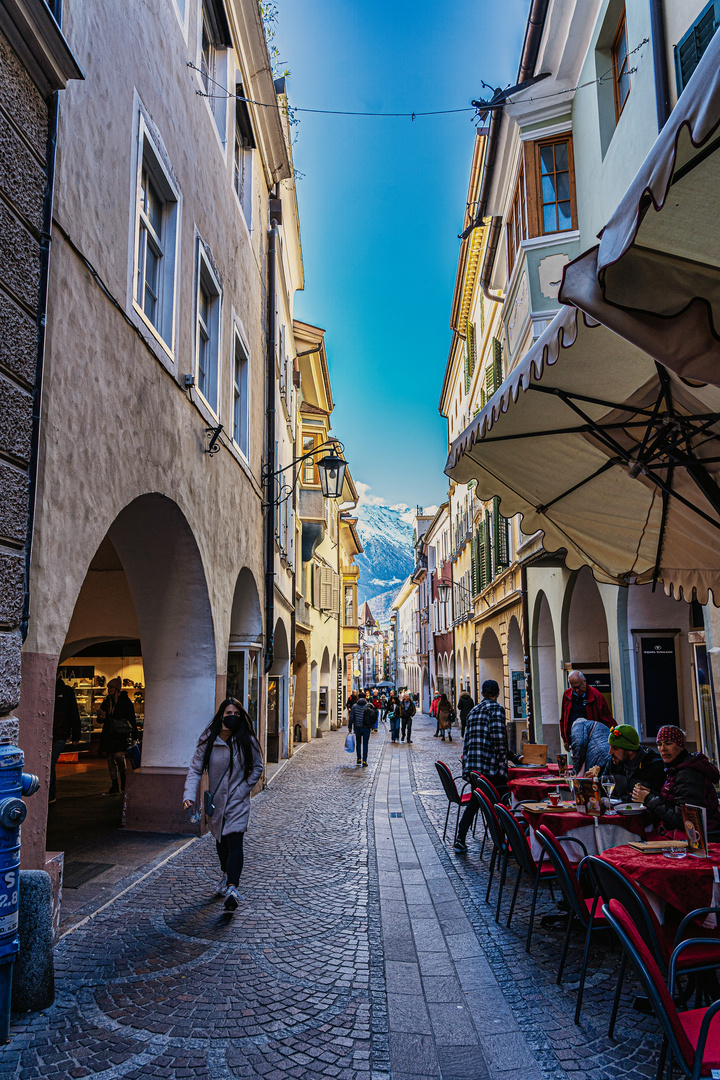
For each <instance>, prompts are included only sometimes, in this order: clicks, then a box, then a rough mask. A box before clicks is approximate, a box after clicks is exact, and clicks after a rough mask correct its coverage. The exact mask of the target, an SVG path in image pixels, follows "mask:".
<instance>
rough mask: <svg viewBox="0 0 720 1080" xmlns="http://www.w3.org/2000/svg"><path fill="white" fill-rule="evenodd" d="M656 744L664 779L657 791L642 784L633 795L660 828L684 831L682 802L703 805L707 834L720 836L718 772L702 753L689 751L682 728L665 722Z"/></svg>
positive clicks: (719, 774)
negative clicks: (658, 791) (661, 762)
mask: <svg viewBox="0 0 720 1080" xmlns="http://www.w3.org/2000/svg"><path fill="white" fill-rule="evenodd" d="M657 747H658V750H659V751H660V757H661V758H662V759H663V763H664V765H665V783H664V784H663V786H662V789H661V791H660V793H659V794H658V793H657V792H653V791H650V790H649V788H647V787H645V785H644V784H636V785H635V787H634V788H633V799H634V800H635V801H636V802H641V803H644V804H645V806H646V807H647V808H648V810H649V811H650V813H651V814H652V816H653V820H654V822H655V824H656V825H659V826H660V828H661V831H662V830H664V831H666V832H668V831H672V830H677V831H678V832H681V833H683V834H684V832H685V829H684V827H683V819H682V809H681V807H682V806H683V805H684V804H685V803H689V804H690V805H691V806H704V807H705V810H706V812H707V828H708V836H710V837H713V836H714V835H718V836H720V805H718V797H717V792H716V790H715V784H717V782H718V779H720V772H718V770H717V768H716V767H715V765H713V763H712V762H711V761H708V759H707V758H706V757H705V755H704V754H700V753H697V754H690V753H689V752H688V750H687V748H686V746H685V732H684V731H681V730H680V728H678V727H672V726H671V725H669V724H668V725H667V726H665V727H661V728H660V730H659V731H658V733H657Z"/></svg>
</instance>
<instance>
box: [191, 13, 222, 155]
mask: <svg viewBox="0 0 720 1080" xmlns="http://www.w3.org/2000/svg"><path fill="white" fill-rule="evenodd" d="M188 2H189V0H186V3H188ZM206 12H207V0H200V2H199V3H198V36H197V67H198V69H199V70H198V72H197V77H198V80H199V83H200V87H201V91H202V93H203V94H205V95H207V94H210V95H212V94H217V95H218V96H217V97H205V98H204V101H205V104H206V105H207V107H208V112H209V113H210V115H211V116H212V119H213V125H214V128H215V131H216V134H217V136H218V139H219V142H220V147H221V149H222V151H223V154H224V153H225V150H226V148H227V142H228V138H227V129H228V122H227V115H228V101H229V100H230V99H229V98H228V97H226V96H224V92H225V94H226V93H227V87H228V79H227V74H228V55H229V52H230V50H229V49H228V48H227V46H225V45H220V44H218V43H217V42H216V41H215V40H214V39H213V36H212V27H211V24H210V19H209V17H208V15H207V14H206ZM206 31H207V36H208V44H209V51H208V62H207V63H206V62H205V60H204V53H203V36H204V34H205V32H206Z"/></svg>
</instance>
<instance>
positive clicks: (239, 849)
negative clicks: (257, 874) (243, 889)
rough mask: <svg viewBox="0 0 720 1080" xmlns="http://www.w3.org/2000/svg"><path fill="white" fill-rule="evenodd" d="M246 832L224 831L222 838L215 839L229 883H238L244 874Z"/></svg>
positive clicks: (221, 865) (223, 870)
mask: <svg viewBox="0 0 720 1080" xmlns="http://www.w3.org/2000/svg"><path fill="white" fill-rule="evenodd" d="M244 836H245V833H241V832H231V833H223V835H222V839H220V840H216V841H215V847H216V848H217V853H218V858H219V860H220V869H221V870H222V872H223V874H227V882H228V885H238V884H239V883H240V875H241V874H242V868H243V862H244V861H245V857H244V855H243V837H244Z"/></svg>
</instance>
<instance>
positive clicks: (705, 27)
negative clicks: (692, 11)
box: [674, 0, 720, 94]
mask: <svg viewBox="0 0 720 1080" xmlns="http://www.w3.org/2000/svg"><path fill="white" fill-rule="evenodd" d="M719 23H720V3H718V2H717V0H715V2H714V3H712V4H708V6H707V7H706V8H705V9H704V10H703V11H702V12H701V14H700V16H699V17H698V18H697V19H696V21H695V22H694V23H693V25H692V26H691V27H690V29H689V30H688V32H687V33H686V34H685V35H684V36H683V37H681V38H680V41H679V42H678V43H677V45H676V46H675V50H674V51H675V77H676V80H677V90H678V94H681V93H682V91H683V90H684V89H685V87H686V86H687V83H688V80H689V78H690V76H691V75H692V73H693V72H694V70H695V68H696V67H697V66H698V64H699V63H700V58H701V57H702V54H703V53H704V52H705V50H706V49H707V47H708V45H709V44H710V42H711V40H712V38H713V35H714V33H715V31H716V30H717V28H718V24H719Z"/></svg>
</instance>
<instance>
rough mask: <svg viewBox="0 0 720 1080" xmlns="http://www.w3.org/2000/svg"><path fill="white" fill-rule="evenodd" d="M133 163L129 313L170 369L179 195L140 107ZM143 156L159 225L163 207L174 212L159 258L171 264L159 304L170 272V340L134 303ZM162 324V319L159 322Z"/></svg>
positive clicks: (175, 304)
mask: <svg viewBox="0 0 720 1080" xmlns="http://www.w3.org/2000/svg"><path fill="white" fill-rule="evenodd" d="M136 153H137V157H136V162H135V192H134V203H133V218H132V222H133V225H132V264H131V271H130V275H131V276H130V303H131V305H132V310H133V313H134V314H135V315H136V316H137V317H138V319H140V321H141V322H142V324H143V326H144V327H145V328H146V329H147V330H148V331H149V332H150V333H151V334H152V336H153V338H154V339H155V341H157V343H158V344H159V345H160V346H161V348H162V349H163V351H164V352H165V353H166V355H167V357H168V359H169V360H170V361H171V363H172V365H173V367H174V366H175V362H176V356H175V347H176V336H177V314H178V281H179V277H180V274H179V263H180V226H181V208H182V195H181V193H180V190H179V188H178V186H177V184H176V183H175V181H174V179H173V177H172V176H171V175H170V173H169V172H168V169H167V168H166V166H165V164H164V162H163V157H164V156H165V150H164V147H163V146H162V145H161V144H160V143H159V141H158V139H156V138H155V136H154V135H153V133H152V131H151V130H150V128H149V126H148V124H147V122H146V120H145V116H144V114H143V109H142V107H139V108H138V130H137V140H136ZM146 154H147V156H148V157H150V158H151V159H152V160H151V161H149V163H148V165H149V167H148V172H149V173H150V175H151V177H152V179H153V180H154V181H155V184H156V186H157V187H158V188H159V189H160V195H161V196H162V198H163V200H164V203H163V224H165V213H166V211H165V207H168V206H170V205H171V204H172V205H173V207H174V209H173V210H172V211H171V212H170V215H171V217H172V219H173V231H174V235H173V238H172V241H171V242H169V241H167V240H166V243H165V253H164V255H163V261H164V262H165V266H166V267H167V266H168V265H169V261H168V260H169V259H170V258H171V261H172V270H171V271H164V272H163V273H164V275H166V276H165V281H164V283H163V302H162V305H161V306H162V307H163V308H164V307H165V305H166V304H167V284H168V281H167V279H168V277H169V275H170V273H171V274H172V289H171V296H172V311H171V314H170V316H169V323H170V341H168V340H167V339H166V337H165V336H164V332H163V331H162V330H159V329H158V327H156V326H155V324H154V323H153V322H152V321H151V319H149V318H148V316H147V315H146V314H145V311H144V309H143V306H142V304H140V303H138V300H137V297H136V286H137V275H138V261H139V244H140V190H141V181H142V174H143V169H144V167H145V163H146ZM161 322H164V319H161Z"/></svg>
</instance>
